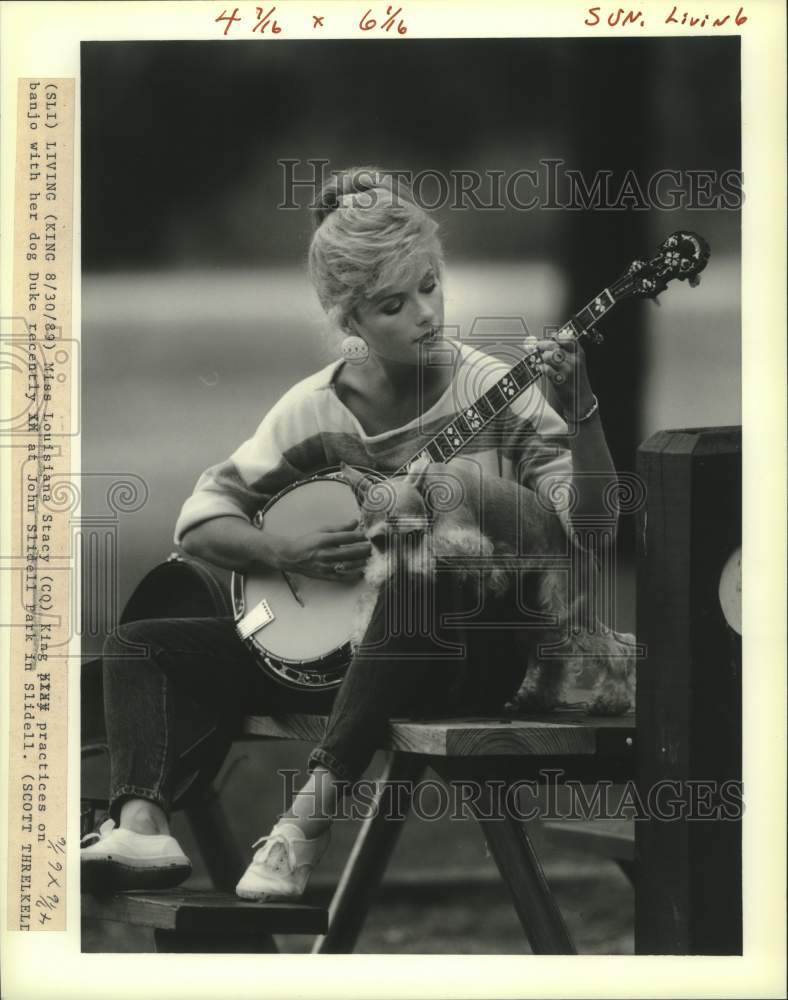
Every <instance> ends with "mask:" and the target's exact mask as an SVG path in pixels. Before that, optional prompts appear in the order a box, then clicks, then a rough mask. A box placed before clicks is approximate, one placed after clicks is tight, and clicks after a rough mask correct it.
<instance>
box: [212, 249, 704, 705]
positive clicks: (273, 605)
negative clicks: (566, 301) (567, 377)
mask: <svg viewBox="0 0 788 1000" xmlns="http://www.w3.org/2000/svg"><path fill="white" fill-rule="evenodd" d="M709 253H710V249H709V246H708V244H707V243H706V241H705V240H704V239H703V238H702V237H700V236H698V235H697V234H696V233H692V232H686V231H679V232H675V233H673V234H672V235H671V236H669V237H668V238H667V239H666V240H665V241H664V242H663V243H662V244H661V245H660V247H659V249H658V251H657V253H656V255H655V256H654V257H652V258H650V259H649V260H635V261H633V262H632V263H631V264H630V265H629V267H628V268H627V269H626V271H625V272H624V274H622V275H621V277H620V278H618V279H617V280H616V281H614V282H613V284H611V285H610V286H609V287H608V288H604V289H603V290H602V291H601V292H600V293H599V295H597V296H596V297H595V298H594V299H592V300H591V301H590V302H589V303H588V304H587V305H586V306H584V307H583V308H582V309H581V310H580V311H579V312H577V313H575V314H574V315H573V316H572V318H571V319H570V320H569V321H568V322H567V323H566V324H564V326H562V327H561V328H560V329H559V330H558V331H557V332H556V333H555V334H554V336H555V338H556V339H558V340H567V339H574V340H580V339H581V338H584V337H588V339H589V340H590V341H591V342H593V343H600V342H601V341H602V336H601V334H600V333H599V332H598V331H596V330H595V329H594V327H595V325H596V324H597V323H598V322H599V320H600V319H601V318H602V317H603V316H605V315H606V314H607V313H608V312H609V311H610V310H611V309H612V308H613V306H614V305H616V304H617V303H618V302H621V301H623V300H624V299H628V298H645V299H648V298H652V299H653V298H656V296H657V295H659V294H660V293H661V292H663V291H664V290H665V289H666V288H667V286H668V282H670V281H672V280H674V279H675V278H678V279H679V280H680V281H684V280H685V279H687V280H689V283H690V285H692V286H695V285H697V284H698V283H699V282H700V278H699V277H698V275H699V274H700V272H701V271H702V270H703V269H704V268H705V266H706V264H707V262H708V259H709ZM540 374H541V372H540V370H539V352H538V351H532V352H530V353H528V354H526V355H525V357H523V358H522V359H521V360H520V361H518V362H517V364H515V365H514V366H513V367H512V368H510V369H509V370H508V371H507V372H506V374H505V375H503V376H502V377H501V378H500V379H499V380H498V381H497V382H496V383H495V384H494V385H493V386H492V387H491V388H490V389H488V390H487V391H486V392H485V393H483V394H482V395H481V396H479V397H478V399H476V400H475V401H474V402H473V403H472V404H471V405H470V406H468V407H466V408H465V409H464V410H463V411H462V413H461V414H457V415H456V416H455V417H454V419H453V420H451V421H449V422H448V423H447V424H446V426H445V427H444V428H443V429H442V430H441V431H439V432H438V433H437V434H436V435H435V436H434V437H432V438H431V439H430V440H429V441H428V442H427V443H426V445H424V446H422V447H421V448H420V449H419V451H418V452H417V453H416V454H415V455H414V456H413V457H412V459H410V460H409V461H408V462H406V463H405V464H404V465H403V466H402V467H401V468H400V469H397V470H396V471H395V472H392V473H388V474H386V475H384V474H383V473H380V472H378V471H372V470H366V469H365V470H363V471H364V472H365V473H367V474H369V475H371V476H373V477H375V478H377V479H378V480H382V479H385V478H388V476H397V475H402V474H404V473H406V472H407V471H408V468H409V466H410V465H411V464H412V462H414V461H416V460H419V459H426V460H427V461H430V462H448V461H449V460H450V459H451V458H453V457H454V456H455V455H457V454H458V453H459V452H460V451H461V450H462V449H463V448H464V447H465V446H466V445H467V444H468V443H469V442H470V441H471V440H472V439H473V438H475V437H476V435H477V434H479V433H480V432H481V431H482V430H483V429H484V428H485V427H486V426H487V425H488V424H489V423H490V422H491V421H492V420H494V419H495V418H496V417H497V416H498V415H499V414H500V413H501V412H502V411H503V410H505V409H506V408H507V407H508V406H509V404H510V403H511V402H512V401H513V400H514V399H516V398H517V397H518V396H519V395H521V393H523V392H525V390H526V389H527V388H528V387H529V386H530V385H532V384H533V383H534V382H535V381H536V380H537V379H538V378H539V377H540ZM358 514H359V508H358V503H357V501H356V497H355V494H354V492H353V490H352V488H351V487H350V486H349V485H348V484H347V483H346V482H345V481H344V479H342V478H341V475H340V470H339V469H337V468H331V469H325V470H323V471H321V472H319V473H317V474H315V475H313V476H311V477H309V478H308V479H305V480H301V481H299V482H296V483H293V484H292V485H291V486H288V487H286V488H285V489H283V490H282V491H281V492H279V493H278V494H277V495H276V496H274V497H273V498H272V499H271V500H270V501H269V502H268V503H267V504H266V505H265V507H263V508H262V509H261V510H260V511H258V512H257V514H256V515H255V517H254V519H253V522H252V523H253V524H254V525H255V527H257V528H262V526H263V524H265V527H266V528H267V529H270V530H271V531H273V532H275V533H276V534H279V535H282V536H285V537H290V538H295V537H299V536H300V535H303V534H306V533H307V532H309V531H311V530H313V528H314V525H315V524H316V523H317V522H318V521H322V522H324V523H325V522H326V521H330V520H332V519H334V518H335V519H336V521H337V522H341V521H348V520H351V519H354V518H357V517H358ZM364 586H365V582H364V581H363V580H347V581H345V580H325V579H317V578H314V577H309V576H305V575H303V574H299V573H292V572H290V571H288V572H284V571H282V570H278V569H271V570H263V571H256V572H254V573H247V574H239V573H234V574H233V576H232V581H231V596H232V606H233V612H234V615H235V627H236V630H237V633H238V635H239V636H240V638H241V639H242V640H243V641H244V643H245V644H246V645H247V646H248V647H249V648H250V649H251V650H252V652H253V653H254V654H255V656H256V659H257V661H258V663H259V665H260V667H261V669H263V670H264V671H265V672H266V673H267V674H269V675H270V676H271V677H273V678H274V679H275V680H277V681H278V682H280V683H281V684H284V685H285V686H287V687H290V688H295V689H299V690H310V691H326V690H331V689H334V688H336V687H338V686H339V685H340V684H341V683H342V679H343V677H344V673H345V670H346V668H347V666H348V664H349V662H350V659H351V655H352V653H351V646H350V635H351V630H352V621H353V617H354V615H355V613H356V608H357V604H358V601H359V598H360V595H361V591H362V588H364Z"/></svg>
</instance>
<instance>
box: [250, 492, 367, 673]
mask: <svg viewBox="0 0 788 1000" xmlns="http://www.w3.org/2000/svg"><path fill="white" fill-rule="evenodd" d="M359 516H360V512H359V508H358V504H357V502H356V498H355V494H354V493H353V490H352V489H351V487H350V486H348V484H347V483H346V482H345V481H344V480H342V479H340V478H338V477H337V475H336V474H331V473H325V474H321V475H318V476H314V477H312V478H311V479H308V480H305V481H303V482H301V483H297V484H294V485H293V486H290V487H288V488H287V489H286V490H283V491H282V492H281V493H280V494H278V495H277V496H276V497H274V498H273V499H272V500H271V501H270V503H269V504H268V505H267V506H266V507H265V509H264V510H263V511H262V515H261V516H259V517H258V518H257V519H256V522H255V523H256V524H257V525H258V526H259V527H261V528H262V527H263V526H265V528H266V530H269V531H272V532H274V533H275V534H278V535H282V536H283V537H285V538H298V537H301V536H303V535H305V534H308V533H309V532H312V531H315V530H316V529H318V528H319V527H321V526H323V525H326V526H328V525H339V524H344V523H347V522H348V521H351V520H353V519H355V518H358V517H359ZM365 586H366V584H365V582H364V580H354V581H343V580H318V579H316V578H314V577H309V576H304V575H303V574H301V573H292V572H289V571H288V572H287V573H283V572H282V571H280V570H274V569H271V570H263V571H259V572H255V573H251V574H249V573H248V574H245V575H243V576H241V575H240V574H234V575H233V581H232V591H233V608H234V611H235V619H236V628H237V629H238V632H239V635H240V636H241V638H242V639H244V641H245V642H246V643H247V645H249V646H250V648H251V649H252V651H253V652H254V653H255V654H256V655H257V657H258V660H259V662H260V664H261V666H262V667H263V669H265V670H266V671H267V672H268V673H270V674H271V675H272V676H273V677H274V678H275V679H276V680H278V681H280V682H281V683H283V684H286V685H287V686H289V687H296V688H300V689H309V690H313V691H314V690H326V689H331V688H335V687H338V686H339V684H340V683H341V682H342V677H343V675H344V670H345V668H346V667H347V665H348V663H349V662H350V658H351V649H350V635H351V633H352V631H353V623H354V621H355V617H356V614H357V611H358V604H359V599H360V596H361V593H362V590H363V589H364V588H365Z"/></svg>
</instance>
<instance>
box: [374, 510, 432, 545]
mask: <svg viewBox="0 0 788 1000" xmlns="http://www.w3.org/2000/svg"><path fill="white" fill-rule="evenodd" d="M428 527H429V521H428V519H427V517H425V516H423V515H418V516H415V517H388V518H386V519H385V521H381V522H380V523H379V524H377V525H375V527H374V528H373V529H372V530H371V531H370V532H369V533H368V535H367V537H368V538H369V541H370V543H371V544H372V546H373V547H374V548H376V549H377V550H378V551H379V552H385V551H386V550H387V549H388V548H389V547H390V545H391V540H392V538H395V537H396V538H398V539H400V538H408V539H410V540H413V541H415V540H418V539H420V538H421V537H422V536H423V535H424V534H425V533H426V531H427V529H428Z"/></svg>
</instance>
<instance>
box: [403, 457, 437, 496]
mask: <svg viewBox="0 0 788 1000" xmlns="http://www.w3.org/2000/svg"><path fill="white" fill-rule="evenodd" d="M430 465H431V463H430V461H429V459H428V458H426V457H422V456H419V458H417V459H416V460H415V462H411V464H410V466H409V467H408V472H407V475H406V477H405V481H406V482H407V483H408V484H409V485H410V486H412V487H413V488H414V489H415V490H417V491H418V492H419V493H421V494H422V496H423V495H424V485H425V483H426V480H427V470H428V469H429V467H430Z"/></svg>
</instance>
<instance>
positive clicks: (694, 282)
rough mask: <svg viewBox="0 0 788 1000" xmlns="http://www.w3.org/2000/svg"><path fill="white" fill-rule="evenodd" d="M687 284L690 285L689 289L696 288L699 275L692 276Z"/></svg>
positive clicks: (698, 282)
mask: <svg viewBox="0 0 788 1000" xmlns="http://www.w3.org/2000/svg"><path fill="white" fill-rule="evenodd" d="M689 283H690V288H697V287H698V285H699V284H700V275H699V274H693V275H692V277H691V278H690V279H689Z"/></svg>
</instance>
